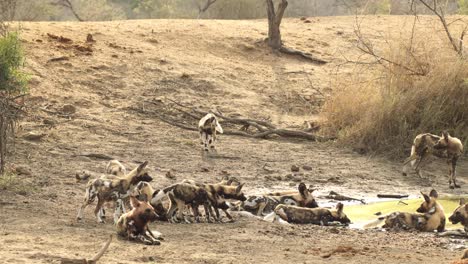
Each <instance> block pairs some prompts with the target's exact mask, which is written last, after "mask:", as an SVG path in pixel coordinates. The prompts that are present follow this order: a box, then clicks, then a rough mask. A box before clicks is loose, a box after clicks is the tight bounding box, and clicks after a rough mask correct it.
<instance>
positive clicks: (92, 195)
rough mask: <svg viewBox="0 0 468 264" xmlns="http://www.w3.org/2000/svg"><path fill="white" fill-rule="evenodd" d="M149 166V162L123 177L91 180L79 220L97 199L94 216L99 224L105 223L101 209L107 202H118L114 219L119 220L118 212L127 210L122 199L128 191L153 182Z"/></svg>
mask: <svg viewBox="0 0 468 264" xmlns="http://www.w3.org/2000/svg"><path fill="white" fill-rule="evenodd" d="M147 165H148V162H147V161H145V162H144V163H142V164H140V165H139V166H138V167H136V168H135V169H133V170H132V171H131V172H129V173H128V174H127V175H125V176H123V177H117V176H113V175H111V176H103V177H101V178H98V179H94V180H90V181H89V182H88V184H87V186H86V193H85V198H84V201H83V204H82V205H81V207H80V209H79V211H78V215H77V220H81V219H82V218H83V211H84V209H85V208H86V207H87V206H88V205H90V204H91V203H93V202H94V200H95V199H96V197H97V198H98V202H97V205H96V208H95V210H94V214H95V215H96V218H97V220H98V222H99V223H104V220H103V219H102V213H103V210H101V209H102V206H103V205H104V203H105V202H111V201H117V203H118V205H117V208H116V214H114V217H115V218H118V211H120V210H124V209H125V207H124V206H123V201H122V200H121V198H124V197H126V196H128V191H129V190H130V189H131V187H133V186H135V185H136V184H138V182H140V181H151V180H152V178H151V176H149V175H148V171H147V169H146V166H147ZM115 220H116V219H115Z"/></svg>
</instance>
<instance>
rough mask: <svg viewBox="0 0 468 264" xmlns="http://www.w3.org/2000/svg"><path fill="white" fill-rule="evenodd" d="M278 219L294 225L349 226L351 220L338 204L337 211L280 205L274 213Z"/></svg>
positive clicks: (341, 205) (340, 204)
mask: <svg viewBox="0 0 468 264" xmlns="http://www.w3.org/2000/svg"><path fill="white" fill-rule="evenodd" d="M273 213H274V214H275V216H276V217H279V218H281V219H282V220H284V221H286V222H288V223H292V224H314V225H323V226H327V225H330V223H332V222H339V223H341V224H345V225H347V224H349V223H351V220H349V218H348V217H347V216H346V214H345V213H344V212H343V204H342V203H338V204H337V205H336V208H335V209H332V210H330V209H326V208H306V207H299V206H294V205H285V204H280V205H278V206H276V208H275V210H274V211H273Z"/></svg>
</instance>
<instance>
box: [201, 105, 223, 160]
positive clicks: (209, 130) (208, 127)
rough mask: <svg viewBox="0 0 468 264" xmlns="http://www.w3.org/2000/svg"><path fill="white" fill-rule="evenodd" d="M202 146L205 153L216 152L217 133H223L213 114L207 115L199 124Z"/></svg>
mask: <svg viewBox="0 0 468 264" xmlns="http://www.w3.org/2000/svg"><path fill="white" fill-rule="evenodd" d="M198 131H199V132H200V139H201V145H202V146H203V150H204V151H209V150H210V149H211V150H215V142H216V133H217V132H219V133H220V134H222V133H223V128H222V127H221V125H220V124H219V122H218V118H216V116H215V115H214V114H212V113H209V114H207V115H205V116H204V117H203V118H202V119H200V122H198Z"/></svg>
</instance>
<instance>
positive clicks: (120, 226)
mask: <svg viewBox="0 0 468 264" xmlns="http://www.w3.org/2000/svg"><path fill="white" fill-rule="evenodd" d="M130 203H131V205H132V208H133V209H132V210H131V211H130V212H128V213H125V214H123V215H122V216H120V218H119V220H118V221H117V224H116V227H117V234H118V235H119V236H121V237H124V238H127V239H129V240H135V241H139V242H142V243H144V244H146V245H160V244H161V242H160V241H159V238H158V237H156V236H155V235H154V234H153V232H151V230H150V229H149V228H148V223H149V222H152V221H154V220H156V218H157V215H156V213H155V211H154V209H153V207H152V206H151V205H150V204H149V203H148V202H141V201H138V199H137V198H136V197H133V196H130Z"/></svg>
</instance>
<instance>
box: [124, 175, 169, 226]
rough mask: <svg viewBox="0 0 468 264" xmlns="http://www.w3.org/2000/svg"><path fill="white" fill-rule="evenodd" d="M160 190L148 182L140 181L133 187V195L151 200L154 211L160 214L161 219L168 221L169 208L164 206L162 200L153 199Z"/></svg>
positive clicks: (139, 198) (144, 199)
mask: <svg viewBox="0 0 468 264" xmlns="http://www.w3.org/2000/svg"><path fill="white" fill-rule="evenodd" d="M158 192H159V190H154V189H153V187H152V186H151V185H150V184H149V183H148V182H144V181H142V182H139V183H138V184H137V185H136V186H135V188H134V189H133V193H132V194H131V195H132V196H135V197H136V198H137V199H138V200H140V201H144V202H150V204H151V206H153V208H154V211H155V212H156V214H157V215H158V219H157V220H159V221H167V210H166V208H164V205H163V203H162V201H156V200H155V199H153V198H154V197H155V196H156V194H157V193H158Z"/></svg>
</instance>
